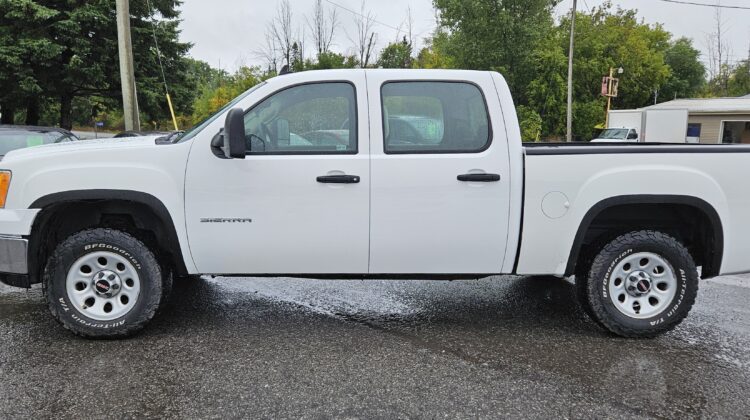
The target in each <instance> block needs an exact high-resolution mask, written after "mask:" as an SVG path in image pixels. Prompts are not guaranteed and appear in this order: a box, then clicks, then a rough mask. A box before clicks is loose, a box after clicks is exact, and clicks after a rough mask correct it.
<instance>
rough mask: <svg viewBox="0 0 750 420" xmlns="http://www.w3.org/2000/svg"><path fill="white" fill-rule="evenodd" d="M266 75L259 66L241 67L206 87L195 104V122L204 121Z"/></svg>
mask: <svg viewBox="0 0 750 420" xmlns="http://www.w3.org/2000/svg"><path fill="white" fill-rule="evenodd" d="M266 77H267V75H264V74H263V72H262V70H261V69H260V68H258V67H241V68H240V69H239V70H237V71H236V72H235V73H234V74H232V75H228V76H225V77H223V78H222V80H221V82H220V84H219V85H218V86H216V87H215V88H212V89H205V90H204V91H203V92H202V93H201V95H200V96H199V97H198V98H197V99H196V101H195V104H194V112H193V122H198V121H202V120H204V119H205V118H207V117H209V116H211V115H213V114H214V113H215V112H216V111H218V110H219V109H221V107H223V106H224V105H226V104H227V103H229V102H230V101H231V100H232V99H234V98H235V97H237V96H238V95H239V94H240V93H242V92H244V91H246V90H248V89H250V88H251V87H253V86H255V85H257V84H258V83H260V82H261V81H263V80H264V79H265V78H266Z"/></svg>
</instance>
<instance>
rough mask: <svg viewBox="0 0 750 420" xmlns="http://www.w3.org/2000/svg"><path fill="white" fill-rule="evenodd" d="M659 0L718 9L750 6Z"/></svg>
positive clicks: (748, 8) (742, 8) (747, 8)
mask: <svg viewBox="0 0 750 420" xmlns="http://www.w3.org/2000/svg"><path fill="white" fill-rule="evenodd" d="M659 1H663V2H665V3H675V4H686V5H690V6H703V7H717V8H720V9H740V10H750V6H727V5H723V4H710V3H699V2H695V1H686V0H659Z"/></svg>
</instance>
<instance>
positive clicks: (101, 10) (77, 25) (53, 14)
mask: <svg viewBox="0 0 750 420" xmlns="http://www.w3.org/2000/svg"><path fill="white" fill-rule="evenodd" d="M179 5H180V2H179V1H173V0H151V1H150V2H149V3H146V2H137V3H132V4H131V10H130V14H131V26H132V41H133V53H134V60H135V63H136V68H135V74H136V80H137V86H138V93H139V102H142V106H141V108H142V110H143V111H144V113H146V114H148V116H149V119H158V118H163V117H165V116H167V115H168V110H167V106H166V101H165V100H164V99H163V98H164V82H163V79H162V73H161V71H160V67H159V60H158V57H157V55H156V51H155V46H154V34H155V36H156V39H157V41H158V43H159V47H160V49H161V52H162V63H163V65H164V67H165V72H164V74H165V77H166V80H167V83H168V84H169V85H170V86H174V87H175V95H174V96H175V103H176V105H177V106H178V108H182V109H186V108H189V107H190V104H191V103H192V100H193V97H194V93H191V91H190V89H179V88H178V86H184V84H185V81H186V73H185V71H184V65H183V64H184V62H183V58H184V56H185V55H186V54H187V51H188V50H189V48H190V44H186V43H180V42H179V40H178V39H179V37H178V35H179V31H178V28H177V26H178V23H179V11H178V10H177V6H179ZM114 9H115V5H114V2H111V1H106V0H95V1H84V0H71V1H66V2H60V1H55V0H13V1H3V2H0V52H3V54H0V55H2V56H3V58H2V59H0V66H5V68H3V69H2V70H3V71H2V74H3V76H0V84H2V85H0V87H2V88H0V90H2V91H3V92H6V89H5V88H6V87H7V88H8V90H7V91H8V92H11V93H10V94H7V96H5V95H6V94H5V93H3V95H4V96H3V97H2V98H0V102H2V103H3V107H4V108H5V107H19V106H23V104H24V102H25V103H26V104H27V105H28V107H27V108H28V109H27V112H26V114H27V122H33V121H31V120H34V119H36V117H37V116H38V115H40V114H41V112H36V111H38V105H39V104H43V103H44V101H46V98H53V99H55V101H56V102H57V104H58V105H57V107H58V108H57V109H59V124H60V126H62V127H65V128H72V125H73V119H72V117H73V106H74V101H75V100H76V98H80V97H94V96H96V97H102V98H112V99H115V100H119V98H120V95H121V92H120V78H119V70H118V69H119V63H118V55H117V54H116V52H117V31H116V24H115V13H114ZM153 17H158V18H159V20H158V22H159V24H158V26H157V27H156V28H155V27H154V25H155V21H154V19H152V18H153ZM154 30H155V33H154ZM14 84H16V85H17V86H18V87H17V88H14V87H13V85H14ZM156 98H159V99H158V100H157V99H156ZM6 104H8V105H6ZM35 104H36V105H35ZM35 107H37V109H35ZM3 114H4V115H5V112H4V113H3ZM30 117H31V118H30Z"/></svg>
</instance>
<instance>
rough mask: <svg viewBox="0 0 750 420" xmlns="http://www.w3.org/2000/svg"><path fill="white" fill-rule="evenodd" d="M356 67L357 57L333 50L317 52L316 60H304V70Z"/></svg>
mask: <svg viewBox="0 0 750 420" xmlns="http://www.w3.org/2000/svg"><path fill="white" fill-rule="evenodd" d="M355 67H357V57H354V56H353V55H343V54H338V53H335V52H327V53H323V54H318V56H317V59H316V60H307V61H306V62H305V69H306V70H328V69H353V68H355Z"/></svg>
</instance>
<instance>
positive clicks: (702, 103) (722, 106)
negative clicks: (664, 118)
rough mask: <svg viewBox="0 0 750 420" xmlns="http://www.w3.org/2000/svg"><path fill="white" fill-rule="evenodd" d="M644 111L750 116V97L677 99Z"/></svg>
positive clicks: (649, 107)
mask: <svg viewBox="0 0 750 420" xmlns="http://www.w3.org/2000/svg"><path fill="white" fill-rule="evenodd" d="M644 109H687V110H688V112H689V113H691V114H750V95H748V96H741V97H739V98H708V99H675V100H674V101H669V102H664V103H661V104H657V105H652V106H648V107H646V108H644Z"/></svg>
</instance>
